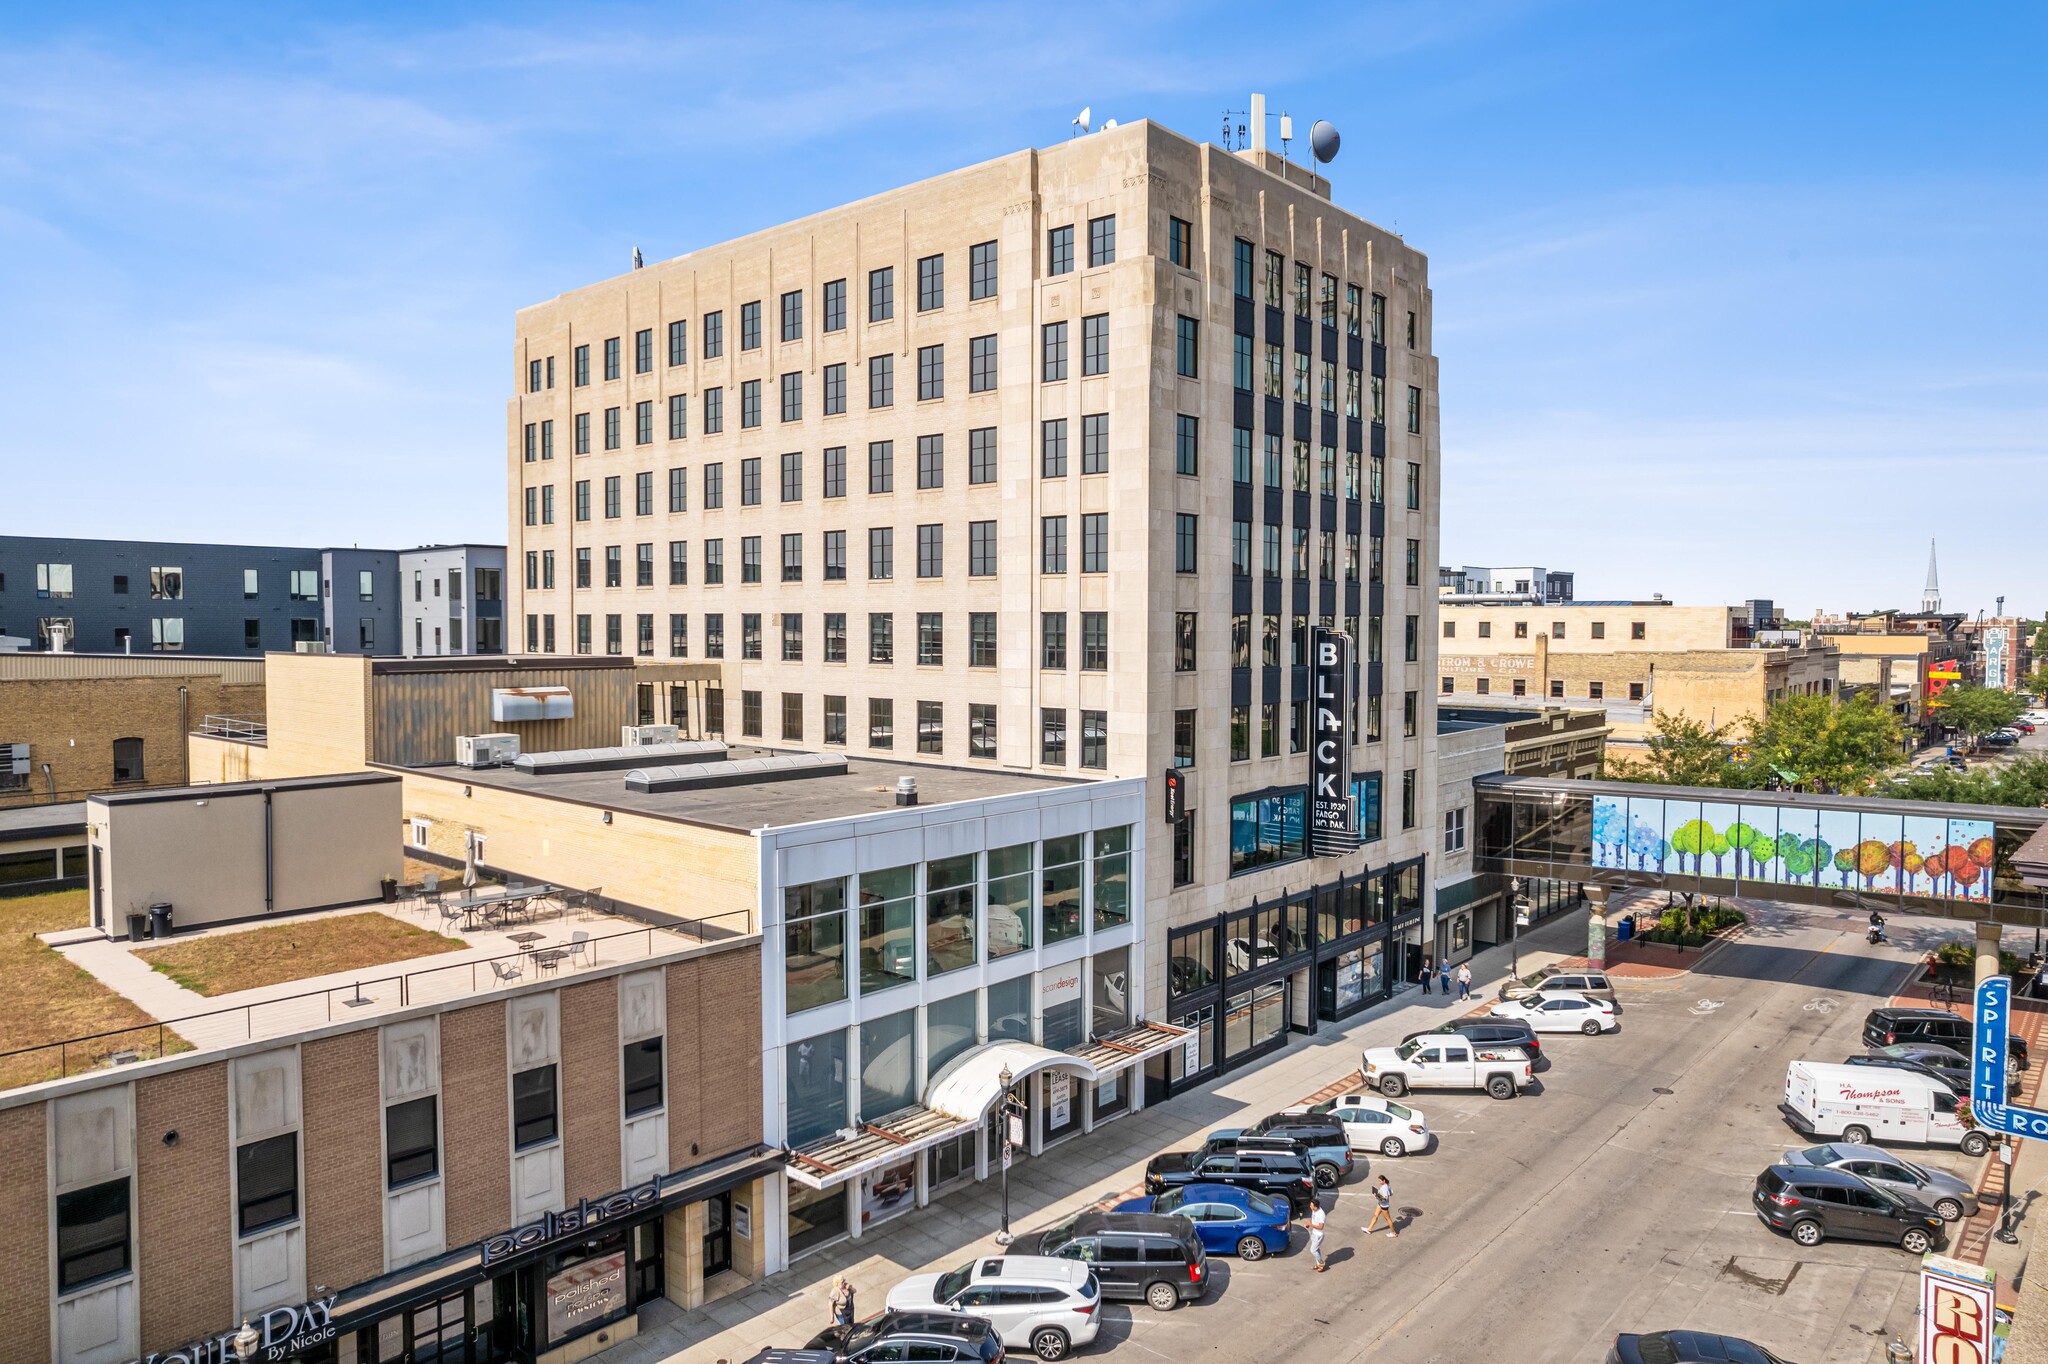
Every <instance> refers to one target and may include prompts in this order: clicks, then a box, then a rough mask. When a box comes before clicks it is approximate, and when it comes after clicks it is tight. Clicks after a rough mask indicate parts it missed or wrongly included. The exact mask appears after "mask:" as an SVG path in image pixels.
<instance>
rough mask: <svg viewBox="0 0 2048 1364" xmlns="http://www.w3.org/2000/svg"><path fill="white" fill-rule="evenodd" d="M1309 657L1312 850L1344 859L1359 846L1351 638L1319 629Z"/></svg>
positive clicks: (1316, 854) (1317, 628)
mask: <svg viewBox="0 0 2048 1364" xmlns="http://www.w3.org/2000/svg"><path fill="white" fill-rule="evenodd" d="M1311 653H1312V657H1313V659H1314V663H1313V665H1312V666H1311V667H1310V669H1309V688H1310V693H1311V695H1310V702H1311V705H1312V707H1313V709H1312V710H1311V712H1310V726H1309V729H1310V733H1309V761H1308V842H1309V851H1310V852H1311V853H1313V854H1314V855H1315V856H1317V857H1341V856H1343V855H1344V854H1345V853H1348V852H1350V851H1352V850H1353V849H1355V848H1356V847H1357V846H1358V819H1357V816H1356V814H1355V813H1354V812H1353V810H1352V802H1351V691H1352V688H1351V636H1349V635H1347V634H1345V633H1344V632H1343V631H1341V630H1327V629H1324V628H1323V627H1321V626H1317V627H1316V629H1315V632H1314V636H1313V639H1312V641H1311Z"/></svg>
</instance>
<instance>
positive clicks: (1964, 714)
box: [1937, 684, 2027, 742]
mask: <svg viewBox="0 0 2048 1364" xmlns="http://www.w3.org/2000/svg"><path fill="white" fill-rule="evenodd" d="M1937 709H1939V711H1940V712H1941V722H1942V723H1943V724H1945V725H1949V726H1951V727H1952V728H1955V729H1959V730H1961V731H1962V732H1963V733H1965V734H1967V735H1969V736H1970V738H1971V740H1972V741H1973V742H1974V741H1976V740H1979V739H1982V738H1983V737H1984V736H1985V735H1987V734H1989V733H1990V732H1991V731H1992V730H1994V729H2002V728H2004V727H2005V726H2006V725H2009V724H2011V723H2012V722H2013V721H2015V720H2017V719H2019V718H2020V716H2022V715H2024V714H2026V713H2027V701H2026V698H2025V697H2023V696H2021V695H2020V694H2019V693H2018V692H2010V691H2001V690H1999V689H1998V688H1996V687H1970V686H1964V685H1961V684H1958V685H1956V686H1953V687H1950V688H1949V689H1948V690H1946V691H1944V692H1943V693H1942V694H1941V705H1940V706H1939V707H1938V708H1937Z"/></svg>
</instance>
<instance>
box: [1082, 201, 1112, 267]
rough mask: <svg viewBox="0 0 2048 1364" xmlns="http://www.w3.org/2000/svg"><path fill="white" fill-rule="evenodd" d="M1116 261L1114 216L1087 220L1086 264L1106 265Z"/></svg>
mask: <svg viewBox="0 0 2048 1364" xmlns="http://www.w3.org/2000/svg"><path fill="white" fill-rule="evenodd" d="M1115 260H1116V215H1115V214H1114V213H1112V214H1109V215H1108V216H1106V217H1102V218H1090V219H1089V220H1088V264H1089V265H1090V266H1096V265H1108V264H1111V263H1112V262H1114V261H1115Z"/></svg>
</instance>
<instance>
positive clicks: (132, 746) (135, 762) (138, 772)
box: [114, 739, 143, 782]
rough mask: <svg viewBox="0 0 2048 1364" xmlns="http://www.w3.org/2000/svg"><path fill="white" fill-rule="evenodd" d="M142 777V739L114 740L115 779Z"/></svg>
mask: <svg viewBox="0 0 2048 1364" xmlns="http://www.w3.org/2000/svg"><path fill="white" fill-rule="evenodd" d="M142 779H143V775H142V740H140V739H116V740H114V780H115V781H120V782H127V781H141V780H142Z"/></svg>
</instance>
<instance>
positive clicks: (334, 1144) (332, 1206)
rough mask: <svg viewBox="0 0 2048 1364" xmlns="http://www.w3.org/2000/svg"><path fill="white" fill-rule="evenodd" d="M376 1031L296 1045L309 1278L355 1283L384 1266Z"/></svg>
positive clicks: (381, 1134) (315, 1280)
mask: <svg viewBox="0 0 2048 1364" xmlns="http://www.w3.org/2000/svg"><path fill="white" fill-rule="evenodd" d="M377 1037H378V1034H377V1030H376V1029H375V1028H365V1029H363V1030H362V1031H361V1032H352V1033H345V1034H343V1035H342V1036H340V1037H324V1038H319V1039H317V1040H314V1041H310V1042H307V1043H306V1045H305V1048H304V1051H303V1057H302V1061H301V1064H302V1066H303V1069H304V1075H305V1079H304V1089H305V1095H304V1108H305V1123H306V1133H307V1139H306V1281H307V1282H308V1283H324V1284H331V1285H346V1284H355V1283H362V1282H363V1281H364V1280H366V1279H373V1278H375V1277H376V1276H377V1275H379V1274H381V1273H382V1272H383V1271H384V1201H383V1200H384V1135H383V1132H382V1130H381V1125H382V1122H383V1113H382V1101H381V1091H380V1089H379V1085H378V1060H377ZM443 1111H444V1112H445V1106H444V1110H443Z"/></svg>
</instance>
